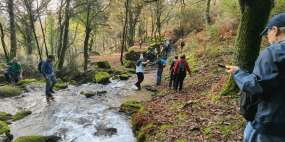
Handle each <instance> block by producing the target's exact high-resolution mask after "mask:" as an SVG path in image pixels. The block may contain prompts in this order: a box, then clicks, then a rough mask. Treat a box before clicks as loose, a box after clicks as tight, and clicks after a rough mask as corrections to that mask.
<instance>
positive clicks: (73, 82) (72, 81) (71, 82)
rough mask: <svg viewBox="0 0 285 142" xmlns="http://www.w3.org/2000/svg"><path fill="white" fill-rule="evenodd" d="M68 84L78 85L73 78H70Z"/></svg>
mask: <svg viewBox="0 0 285 142" xmlns="http://www.w3.org/2000/svg"><path fill="white" fill-rule="evenodd" d="M69 84H70V85H78V83H77V82H76V81H75V80H71V81H70V82H69Z"/></svg>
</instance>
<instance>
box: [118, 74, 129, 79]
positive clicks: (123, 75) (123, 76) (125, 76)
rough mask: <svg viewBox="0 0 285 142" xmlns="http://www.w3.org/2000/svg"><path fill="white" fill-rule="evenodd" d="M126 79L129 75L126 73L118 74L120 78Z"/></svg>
mask: <svg viewBox="0 0 285 142" xmlns="http://www.w3.org/2000/svg"><path fill="white" fill-rule="evenodd" d="M128 79H129V75H127V74H122V75H120V80H128Z"/></svg>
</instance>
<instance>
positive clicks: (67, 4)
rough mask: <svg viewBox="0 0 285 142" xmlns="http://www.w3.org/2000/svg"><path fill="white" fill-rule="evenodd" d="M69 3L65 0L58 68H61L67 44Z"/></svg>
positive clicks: (68, 0)
mask: <svg viewBox="0 0 285 142" xmlns="http://www.w3.org/2000/svg"><path fill="white" fill-rule="evenodd" d="M69 3H70V0H67V1H66V8H65V23H64V37H63V46H62V49H61V53H60V57H59V61H58V68H59V69H61V68H62V66H63V63H64V59H65V52H66V49H67V44H68V32H69V18H70V17H69Z"/></svg>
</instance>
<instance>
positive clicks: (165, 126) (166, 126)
mask: <svg viewBox="0 0 285 142" xmlns="http://www.w3.org/2000/svg"><path fill="white" fill-rule="evenodd" d="M168 128H171V126H168V125H163V126H161V129H162V130H165V129H168Z"/></svg>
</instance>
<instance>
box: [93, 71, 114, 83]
mask: <svg viewBox="0 0 285 142" xmlns="http://www.w3.org/2000/svg"><path fill="white" fill-rule="evenodd" d="M110 78H111V76H110V74H108V73H107V72H98V73H97V74H96V75H95V80H94V81H95V82H96V83H100V84H107V83H109V79H110Z"/></svg>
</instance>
